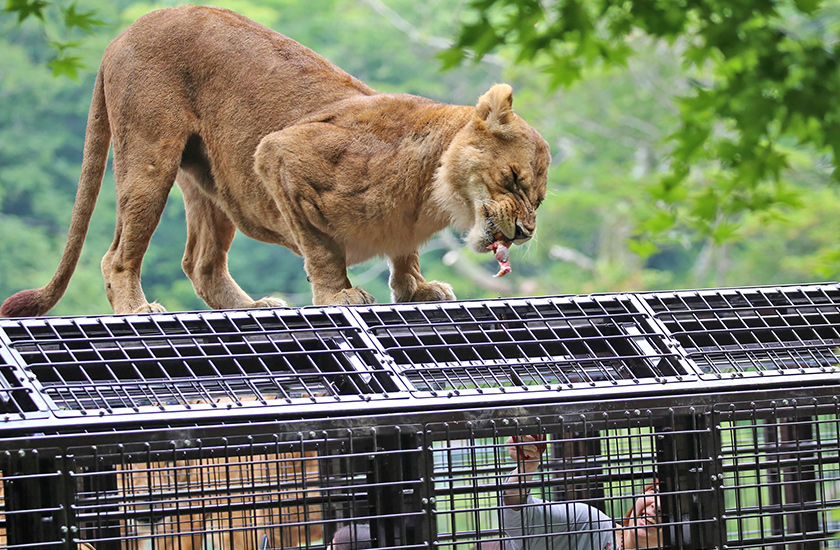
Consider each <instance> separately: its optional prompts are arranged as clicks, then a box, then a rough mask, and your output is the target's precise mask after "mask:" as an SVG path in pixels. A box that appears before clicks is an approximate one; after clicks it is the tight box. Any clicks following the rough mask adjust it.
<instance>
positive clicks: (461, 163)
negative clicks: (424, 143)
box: [434, 84, 551, 252]
mask: <svg viewBox="0 0 840 550" xmlns="http://www.w3.org/2000/svg"><path fill="white" fill-rule="evenodd" d="M512 105H513V90H512V88H511V87H510V86H509V85H507V84H496V85H495V86H493V87H492V88H490V91H488V92H487V93H486V94H484V95H483V96H481V97H480V98H479V100H478V103H477V104H476V106H475V115H474V116H473V118H472V120H470V122H469V123H468V124H467V125H466V126H465V127H464V128H463V129H462V130H461V131H460V132H458V134H457V135H456V136H455V138H454V139H453V141H452V144H451V145H450V146H449V148H448V149H447V151H446V153H445V154H444V156H443V158H442V159H441V166H440V168H439V169H438V172H437V174H436V176H435V178H436V185H435V197H434V198H435V200H436V201H437V203H438V204H439V205H440V206H441V207H442V208H443V209H444V210H445V211H447V212H448V213H449V215H450V217H451V220H452V224H453V225H454V226H455V227H456V228H457V229H458V230H460V231H465V232H467V238H466V240H467V244H469V246H470V247H471V248H473V249H474V250H476V251H478V252H486V251H487V247H488V246H489V245H490V244H492V243H493V242H494V241H505V242H513V243H515V244H523V243H525V242H527V241H528V240H529V239H530V238H531V237H533V235H534V231H535V230H536V221H537V207H539V205H540V203H541V202H542V201H543V199H545V194H546V183H547V176H548V165H549V162H550V161H551V155H550V154H549V148H548V143H546V141H545V140H544V139H543V138H542V137H541V136H540V135H539V133H537V131H536V130H534V129H533V128H531V127H530V126H529V125H528V124H527V123H525V121H523V120H522V119H521V118H520V117H519V116H518V115H517V114H516V113H514V112H513V108H512Z"/></svg>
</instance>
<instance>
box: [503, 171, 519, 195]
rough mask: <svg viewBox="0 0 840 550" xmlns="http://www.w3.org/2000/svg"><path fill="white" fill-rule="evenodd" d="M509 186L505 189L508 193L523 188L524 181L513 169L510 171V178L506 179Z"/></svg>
mask: <svg viewBox="0 0 840 550" xmlns="http://www.w3.org/2000/svg"><path fill="white" fill-rule="evenodd" d="M505 180H506V182H507V185H505V187H506V188H507V189H508V191H516V190H518V189H519V188H521V187H522V181H521V180H520V179H519V174H518V173H517V172H516V170H514V169H513V168H511V169H510V178H505Z"/></svg>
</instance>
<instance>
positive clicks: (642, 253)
mask: <svg viewBox="0 0 840 550" xmlns="http://www.w3.org/2000/svg"><path fill="white" fill-rule="evenodd" d="M627 248H629V249H630V251H631V252H633V253H634V254H636V255H637V256H639V257H641V258H642V259H645V258H649V257H650V256H652V255H653V254H656V253H657V252H658V251H659V247H657V246H656V245H655V244H653V242H652V241H651V240H649V239H643V238H640V237H636V238H632V239H627Z"/></svg>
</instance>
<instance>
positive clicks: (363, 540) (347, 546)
mask: <svg viewBox="0 0 840 550" xmlns="http://www.w3.org/2000/svg"><path fill="white" fill-rule="evenodd" d="M372 547H373V541H372V540H371V537H370V526H369V525H368V524H367V523H351V524H350V525H345V526H344V527H341V528H340V529H338V531H336V532H335V534H334V535H333V538H332V542H331V543H330V545H329V547H328V548H329V550H364V549H366V548H372Z"/></svg>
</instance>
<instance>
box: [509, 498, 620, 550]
mask: <svg viewBox="0 0 840 550" xmlns="http://www.w3.org/2000/svg"><path fill="white" fill-rule="evenodd" d="M502 527H503V528H504V530H505V534H506V535H507V536H506V539H505V550H596V549H597V550H616V548H618V546H617V545H616V543H615V530H616V524H615V522H613V520H612V519H611V518H610V517H609V516H607V515H606V514H604V513H603V512H602V511H600V510H598V509H597V508H594V507H592V506H589V505H587V504H584V503H582V502H545V501H543V500H540V499H538V498H535V497H533V496H530V495H529V496H528V501H527V502H526V503H525V504H524V505H522V507H516V508H514V507H511V506H505V507H504V511H503V512H502Z"/></svg>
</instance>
